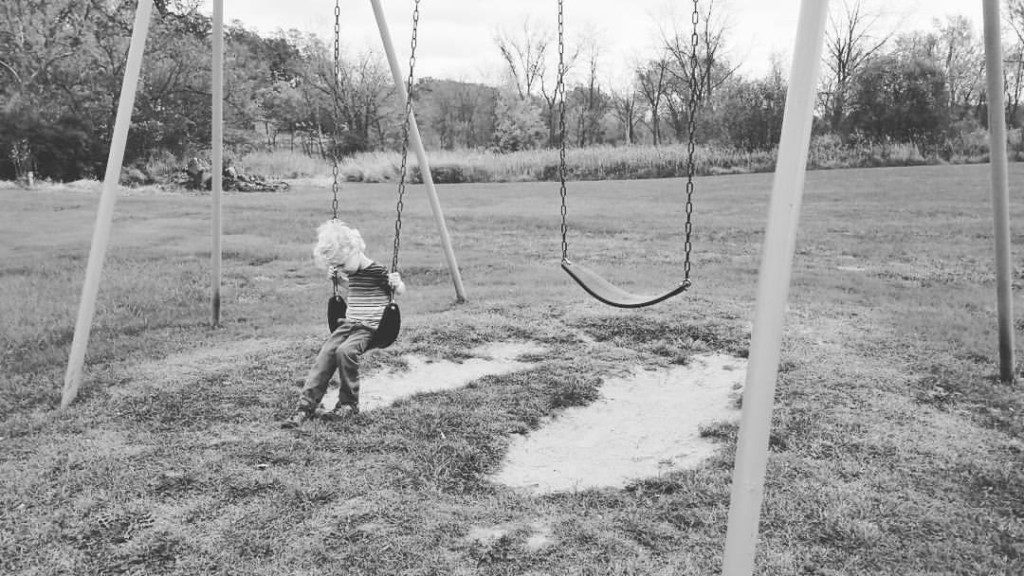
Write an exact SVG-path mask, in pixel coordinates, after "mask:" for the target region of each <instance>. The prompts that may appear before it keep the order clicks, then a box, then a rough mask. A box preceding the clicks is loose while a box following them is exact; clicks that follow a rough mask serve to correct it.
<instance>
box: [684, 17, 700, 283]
mask: <svg viewBox="0 0 1024 576" xmlns="http://www.w3.org/2000/svg"><path fill="white" fill-rule="evenodd" d="M698 1H699V0H693V16H692V18H691V20H692V22H693V33H692V34H691V35H690V103H689V104H690V110H689V112H690V118H689V121H688V125H687V129H688V130H689V139H688V142H687V147H686V152H687V158H686V226H685V230H686V240H685V241H684V243H683V253H684V254H685V260H684V261H683V277H684V279H685V280H686V281H687V282H689V280H690V250H691V248H692V245H691V242H690V238H691V236H692V235H693V222H692V220H693V218H692V216H693V188H694V185H693V176H694V174H695V173H696V171H697V167H696V163H695V162H694V158H693V157H694V152H695V150H696V148H697V145H696V142H695V134H696V132H697V106H698V101H697V88H698V79H697V65H698V61H697V49H698V46H699V44H700V34H699V33H698V30H699V29H698V24H699V23H700V9H699V6H698Z"/></svg>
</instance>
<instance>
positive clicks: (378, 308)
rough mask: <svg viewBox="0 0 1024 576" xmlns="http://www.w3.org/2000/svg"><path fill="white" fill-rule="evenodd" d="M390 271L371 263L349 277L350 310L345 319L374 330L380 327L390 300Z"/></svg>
mask: <svg viewBox="0 0 1024 576" xmlns="http://www.w3.org/2000/svg"><path fill="white" fill-rule="evenodd" d="M389 290H390V288H389V287H388V269H387V268H385V267H383V266H381V265H380V264H378V263H376V262H371V263H370V264H369V265H367V266H366V267H365V268H362V269H360V270H358V271H356V272H354V273H352V274H350V275H349V277H348V310H347V312H346V313H345V319H346V320H348V321H349V322H361V323H363V324H365V325H366V326H368V327H370V328H373V329H374V330H376V329H377V327H378V326H380V317H381V315H382V314H383V313H384V308H386V307H387V305H388V302H390V301H391V298H390V295H389V294H390V292H389Z"/></svg>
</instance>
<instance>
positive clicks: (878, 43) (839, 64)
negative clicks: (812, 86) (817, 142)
mask: <svg viewBox="0 0 1024 576" xmlns="http://www.w3.org/2000/svg"><path fill="white" fill-rule="evenodd" d="M880 18H881V15H880V14H879V13H876V12H868V11H866V10H865V9H864V6H863V2H862V0H843V2H842V10H841V11H840V13H839V14H836V15H833V16H831V17H830V18H829V26H828V31H827V33H826V37H825V50H826V51H825V66H826V69H827V72H826V74H824V80H823V85H822V90H821V92H822V105H823V107H824V116H825V119H826V121H827V122H828V124H829V126H830V127H831V128H832V130H835V131H839V130H840V128H841V125H842V122H843V119H844V118H845V117H846V102H847V100H848V99H849V96H850V89H851V87H852V80H853V77H854V75H855V74H856V73H857V71H858V70H859V69H860V68H861V66H863V65H864V63H865V62H867V61H868V60H869V59H870V58H871V57H872V56H873V55H875V54H876V53H877V52H878V51H879V50H881V49H882V47H883V46H885V44H886V43H887V42H888V41H889V39H890V38H891V37H892V33H891V32H890V33H888V34H883V35H880V36H877V35H875V33H874V29H875V28H876V27H877V25H878V22H879V20H880Z"/></svg>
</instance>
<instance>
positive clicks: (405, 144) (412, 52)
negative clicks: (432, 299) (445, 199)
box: [391, 0, 420, 272]
mask: <svg viewBox="0 0 1024 576" xmlns="http://www.w3.org/2000/svg"><path fill="white" fill-rule="evenodd" d="M419 23H420V0H416V2H415V4H414V5H413V10H412V40H411V41H410V46H409V77H408V78H407V79H406V81H405V119H404V121H403V122H402V166H401V169H400V175H399V178H398V205H397V206H396V208H395V210H396V212H397V216H396V217H395V248H394V252H392V254H391V271H392V272H394V271H396V270H398V250H399V248H400V247H401V243H402V208H403V207H404V202H403V198H404V196H405V179H406V172H407V170H408V163H409V132H410V130H411V126H410V123H411V120H412V89H413V81H414V79H415V76H414V73H415V72H414V71H415V69H416V41H417V38H416V37H417V34H418V30H419Z"/></svg>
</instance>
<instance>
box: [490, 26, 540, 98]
mask: <svg viewBox="0 0 1024 576" xmlns="http://www.w3.org/2000/svg"><path fill="white" fill-rule="evenodd" d="M495 42H496V43H497V44H498V50H499V51H500V52H501V57H502V59H504V60H505V64H506V65H507V66H508V73H509V79H510V80H511V82H512V85H513V86H515V88H516V90H517V91H518V92H519V97H520V98H529V97H531V96H533V89H534V87H535V86H536V85H537V83H538V82H539V81H540V79H541V78H542V77H543V76H544V72H545V71H546V62H545V59H546V57H547V53H548V47H549V45H550V44H551V34H550V33H549V32H548V31H547V30H543V29H539V28H537V27H536V26H535V25H534V24H533V23H532V22H531V21H530V19H529V18H527V19H525V20H523V23H522V27H521V28H520V30H519V31H518V34H511V33H509V32H507V31H504V30H499V31H498V33H497V35H496V36H495Z"/></svg>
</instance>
